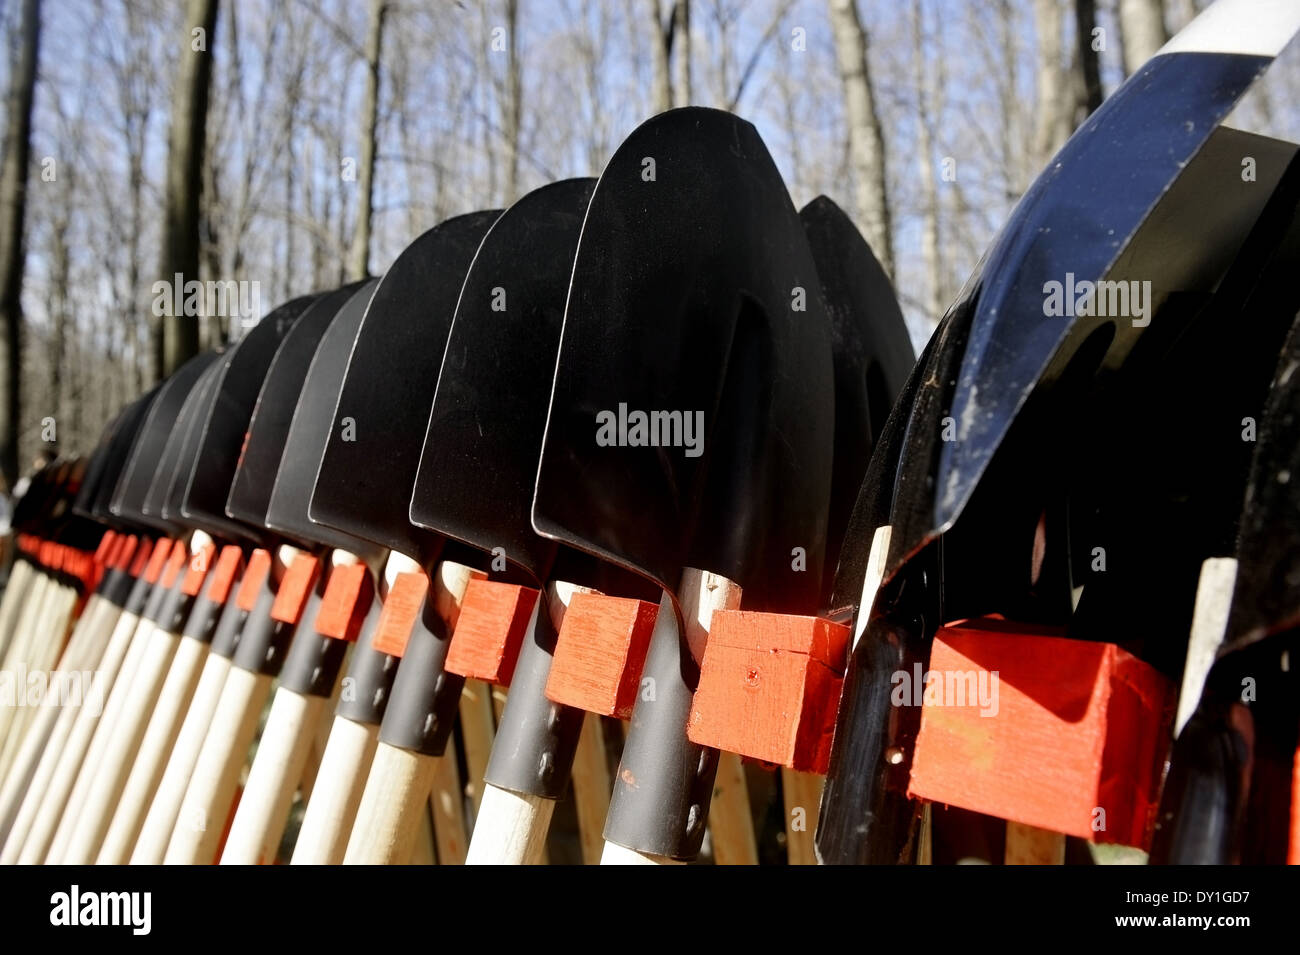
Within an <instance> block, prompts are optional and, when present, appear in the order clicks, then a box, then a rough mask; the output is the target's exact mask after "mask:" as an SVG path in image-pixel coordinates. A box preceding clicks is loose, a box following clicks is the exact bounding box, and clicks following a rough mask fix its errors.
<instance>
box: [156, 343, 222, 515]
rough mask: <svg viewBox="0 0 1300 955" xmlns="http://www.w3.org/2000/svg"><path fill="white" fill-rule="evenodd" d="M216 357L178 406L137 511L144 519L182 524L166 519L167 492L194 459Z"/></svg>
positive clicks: (210, 394)
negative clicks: (179, 410)
mask: <svg viewBox="0 0 1300 955" xmlns="http://www.w3.org/2000/svg"><path fill="white" fill-rule="evenodd" d="M220 358H221V356H220V355H218V356H217V360H216V361H214V362H212V363H211V364H210V365H208V367H207V368H205V369H204V370H203V374H202V375H200V376H199V380H198V381H197V382H195V384H194V387H193V388H191V389H190V393H189V395H188V396H187V397H186V399H185V404H183V405H182V406H181V413H180V414H178V415H177V416H176V424H175V426H174V428H173V429H172V433H171V435H170V436H169V437H168V438H167V445H166V447H165V448H163V454H162V457H161V458H160V459H159V461H158V470H157V472H156V473H155V474H154V476H153V480H152V481H151V482H150V484H149V492H148V493H147V494H146V495H145V498H144V506H143V507H142V508H141V510H142V511H143V512H144V514H145V516H146V517H152V518H156V519H158V520H162V521H166V522H168V523H170V524H178V525H179V524H181V523H182V522H179V521H177V520H175V519H174V518H175V517H177V516H179V515H172V516H168V514H167V513H166V509H165V504H166V501H167V495H168V494H169V493H170V492H171V487H172V483H173V482H174V481H175V480H176V479H177V477H178V476H179V474H180V473H181V472H183V471H186V470H188V468H189V466H190V464H191V462H192V459H193V457H194V450H195V446H196V444H197V441H198V430H199V427H200V424H201V423H200V418H201V417H202V415H203V414H204V412H205V411H206V410H207V406H208V405H209V404H210V400H209V399H210V398H211V397H212V385H213V383H214V382H215V381H216V379H217V373H218V371H219V370H220V367H221V361H220Z"/></svg>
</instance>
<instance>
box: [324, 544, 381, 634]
mask: <svg viewBox="0 0 1300 955" xmlns="http://www.w3.org/2000/svg"><path fill="white" fill-rule="evenodd" d="M374 592H375V591H374V585H373V584H372V583H371V580H370V571H369V569H368V568H367V567H366V565H365V564H360V563H357V564H345V565H342V566H339V567H334V568H332V569H331V570H330V576H329V580H327V581H326V582H325V595H324V596H323V597H322V598H321V602H320V609H319V610H318V611H317V612H316V624H315V626H316V632H317V633H319V634H321V635H322V636H326V637H333V638H334V639H335V640H346V641H348V642H349V643H351V642H352V641H354V640H356V638H357V634H359V633H360V632H361V624H362V623H364V622H365V619H366V614H368V613H369V612H370V601H371V598H372V597H373V596H374Z"/></svg>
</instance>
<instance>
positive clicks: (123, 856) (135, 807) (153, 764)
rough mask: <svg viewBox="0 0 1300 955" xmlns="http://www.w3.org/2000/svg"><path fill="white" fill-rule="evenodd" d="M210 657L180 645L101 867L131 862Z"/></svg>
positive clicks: (202, 648)
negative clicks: (138, 838) (204, 666)
mask: <svg viewBox="0 0 1300 955" xmlns="http://www.w3.org/2000/svg"><path fill="white" fill-rule="evenodd" d="M207 656H208V645H207V643H205V642H204V641H202V640H196V639H194V638H193V637H181V638H180V640H179V642H178V643H177V645H176V653H175V656H174V657H173V658H172V662H171V667H170V668H169V669H168V671H167V677H166V679H165V680H164V681H163V685H162V689H161V690H160V692H159V693H158V699H157V702H156V703H155V705H154V708H153V714H152V715H151V716H150V717H149V724H148V726H147V727H146V729H145V731H144V736H143V737H142V738H141V740H140V747H139V749H138V751H137V752H136V755H135V762H134V764H133V765H132V767H131V773H130V775H129V776H128V777H127V779H126V783H125V785H124V786H123V787H122V793H121V796H120V797H119V798H118V800H117V808H116V809H115V810H114V811H113V815H112V819H111V820H110V822H109V825H108V829H107V831H106V832H105V834H104V839H103V842H102V844H101V845H100V847H99V856H98V857H97V858H96V860H95V861H96V864H98V865H124V864H125V863H126V862H127V861H129V860H130V858H131V852H132V850H133V849H134V848H135V842H136V838H137V837H138V836H139V835H140V830H141V828H142V827H143V826H144V820H145V817H146V815H147V814H148V812H149V806H150V804H151V803H152V802H153V797H154V793H155V792H156V791H157V788H158V783H159V782H160V781H161V780H162V775H163V771H164V769H165V768H166V765H167V760H168V756H169V754H170V753H171V751H172V747H173V746H174V745H175V743H176V737H177V735H178V734H179V732H180V728H181V721H182V720H183V719H184V717H185V713H186V709H187V704H188V703H189V701H190V699H191V698H192V697H193V695H194V691H195V689H196V688H197V686H198V682H199V677H200V675H201V673H202V672H203V664H204V662H205V661H206V660H207Z"/></svg>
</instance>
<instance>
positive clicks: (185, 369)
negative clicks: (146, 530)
mask: <svg viewBox="0 0 1300 955" xmlns="http://www.w3.org/2000/svg"><path fill="white" fill-rule="evenodd" d="M216 357H217V356H216V355H215V354H214V353H212V352H204V353H203V354H201V355H196V356H195V357H194V358H191V359H190V360H189V361H187V362H186V363H185V364H183V365H181V367H180V368H178V369H177V370H176V372H175V373H174V374H173V375H172V376H171V377H170V378H168V379H167V381H165V382H164V383H163V385H162V388H161V389H160V390H159V392H158V397H157V398H155V399H154V401H153V402H152V403H151V404H150V405H149V414H148V416H147V417H146V418H145V421H144V424H143V426H142V427H141V428H140V433H139V435H138V436H137V437H136V440H135V444H134V445H133V446H132V448H131V456H130V458H129V459H128V460H127V465H126V468H125V469H124V470H123V472H122V476H121V477H120V478H119V479H118V482H117V489H116V490H115V491H114V492H113V499H112V502H111V504H110V505H109V508H110V510H112V512H113V513H114V514H116V515H117V516H118V517H119V518H121V519H122V520H125V521H131V522H134V523H138V524H141V525H143V526H145V527H152V528H154V529H155V530H158V531H160V532H162V533H165V534H174V533H175V532H176V528H174V527H173V526H172V525H170V524H168V523H167V522H166V521H164V520H162V518H160V517H149V516H148V515H146V514H145V513H144V499H145V496H146V495H147V494H148V493H149V485H150V484H151V483H152V482H153V478H154V475H155V474H157V473H158V468H159V465H160V464H161V461H162V456H163V452H164V451H165V450H166V448H167V439H168V438H170V437H171V435H172V432H173V431H174V430H175V427H176V419H177V417H178V416H179V415H180V413H181V408H182V407H183V406H184V405H185V399H186V398H188V397H189V395H190V392H191V391H192V390H193V389H194V386H195V385H196V384H197V383H198V380H199V378H200V377H201V376H202V374H203V372H204V371H205V370H206V369H207V367H208V366H209V365H211V364H212V362H213V361H215V360H216Z"/></svg>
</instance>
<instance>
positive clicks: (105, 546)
mask: <svg viewBox="0 0 1300 955" xmlns="http://www.w3.org/2000/svg"><path fill="white" fill-rule="evenodd" d="M117 538H118V535H117V532H116V531H104V536H103V537H101V538H100V539H99V546H98V547H96V548H95V560H96V562H97V563H100V564H107V563H110V562H111V561H112V559H113V553H114V551H115V550H116V549H117V546H118V544H117Z"/></svg>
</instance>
